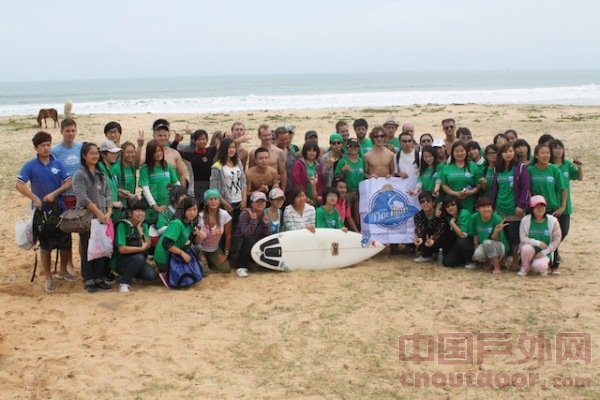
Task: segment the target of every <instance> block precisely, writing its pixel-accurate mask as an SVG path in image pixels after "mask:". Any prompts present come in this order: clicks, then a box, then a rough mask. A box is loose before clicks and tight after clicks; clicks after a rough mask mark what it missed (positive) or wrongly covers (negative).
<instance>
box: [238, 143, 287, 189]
mask: <svg viewBox="0 0 600 400" xmlns="http://www.w3.org/2000/svg"><path fill="white" fill-rule="evenodd" d="M252 158H253V159H254V161H255V162H256V165H255V166H253V167H251V168H248V171H246V189H247V192H248V195H250V193H252V192H255V191H259V192H263V193H265V194H268V193H269V192H270V191H271V189H273V188H274V187H279V182H280V179H279V174H278V173H277V170H276V169H275V168H273V167H272V166H270V165H269V161H270V158H271V156H270V154H269V150H267V149H265V148H264V147H259V148H258V149H256V150H255V151H254V154H253V157H252Z"/></svg>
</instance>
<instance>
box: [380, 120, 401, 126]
mask: <svg viewBox="0 0 600 400" xmlns="http://www.w3.org/2000/svg"><path fill="white" fill-rule="evenodd" d="M383 125H396V126H399V125H400V124H399V123H397V122H396V121H394V120H393V119H388V120H387V121H385V123H384V124H383Z"/></svg>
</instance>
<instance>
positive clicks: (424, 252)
mask: <svg viewBox="0 0 600 400" xmlns="http://www.w3.org/2000/svg"><path fill="white" fill-rule="evenodd" d="M419 203H420V204H421V211H419V212H418V213H417V214H415V217H414V221H415V245H416V246H417V247H418V248H420V250H421V255H420V256H419V257H417V258H415V262H426V261H431V260H433V258H434V257H435V255H436V254H437V252H438V251H439V249H440V248H444V247H447V246H446V242H447V241H448V236H449V230H448V223H447V222H446V220H445V219H444V218H442V217H438V216H437V215H436V213H435V205H434V202H433V195H432V193H431V192H421V193H420V194H419Z"/></svg>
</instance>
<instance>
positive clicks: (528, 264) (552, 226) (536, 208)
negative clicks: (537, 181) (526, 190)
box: [517, 195, 562, 276]
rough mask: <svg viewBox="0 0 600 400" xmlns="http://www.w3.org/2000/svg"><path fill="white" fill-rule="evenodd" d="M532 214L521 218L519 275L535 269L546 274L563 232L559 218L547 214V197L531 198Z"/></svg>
mask: <svg viewBox="0 0 600 400" xmlns="http://www.w3.org/2000/svg"><path fill="white" fill-rule="evenodd" d="M530 205H531V208H532V211H531V214H529V215H526V216H525V217H523V219H522V220H521V225H520V228H519V235H520V238H521V246H520V251H521V270H520V271H519V272H518V273H517V275H519V276H525V275H527V273H528V272H529V271H530V270H531V269H533V270H534V271H536V272H539V273H541V274H542V275H546V274H547V273H548V266H549V264H550V261H551V258H552V253H553V252H554V251H555V250H556V249H557V248H558V245H559V244H560V241H561V237H562V233H561V230H560V224H559V222H558V220H557V219H556V218H555V217H554V216H552V215H549V214H546V211H547V207H546V199H544V197H543V196H540V195H537V196H533V197H532V198H531V200H530Z"/></svg>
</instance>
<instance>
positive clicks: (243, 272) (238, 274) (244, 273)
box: [235, 268, 248, 278]
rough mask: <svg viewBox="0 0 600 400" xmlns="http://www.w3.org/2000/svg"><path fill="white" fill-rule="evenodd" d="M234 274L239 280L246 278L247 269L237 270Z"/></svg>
mask: <svg viewBox="0 0 600 400" xmlns="http://www.w3.org/2000/svg"><path fill="white" fill-rule="evenodd" d="M235 274H236V275H237V276H239V277H240V278H246V277H247V276H248V268H237V269H236V270H235Z"/></svg>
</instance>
